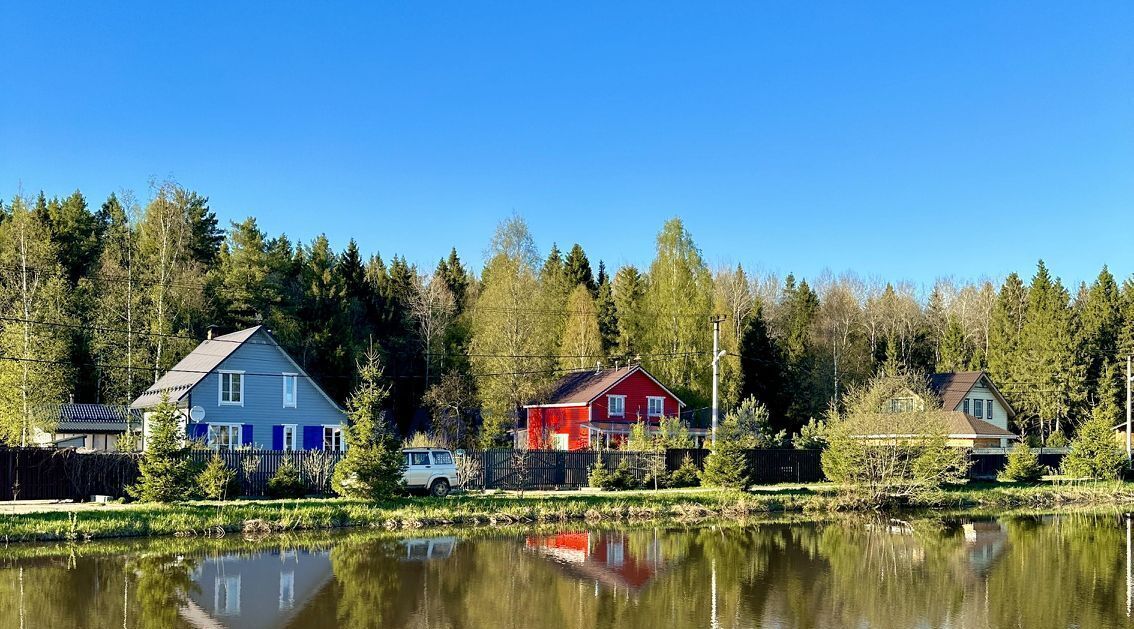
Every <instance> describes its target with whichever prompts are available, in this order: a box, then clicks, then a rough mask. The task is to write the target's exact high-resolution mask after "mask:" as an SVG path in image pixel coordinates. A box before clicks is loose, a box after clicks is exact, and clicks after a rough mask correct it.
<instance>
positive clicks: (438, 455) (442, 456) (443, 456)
mask: <svg viewBox="0 0 1134 629" xmlns="http://www.w3.org/2000/svg"><path fill="white" fill-rule="evenodd" d="M433 463H434V464H435V465H452V464H453V455H451V454H449V453H448V452H434V453H433Z"/></svg>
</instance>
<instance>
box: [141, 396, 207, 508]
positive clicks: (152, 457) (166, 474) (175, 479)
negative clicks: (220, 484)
mask: <svg viewBox="0 0 1134 629" xmlns="http://www.w3.org/2000/svg"><path fill="white" fill-rule="evenodd" d="M147 421H148V422H149V432H148V434H147V435H146V450H145V452H144V453H143V454H142V458H141V460H140V461H138V470H139V471H140V472H141V477H140V478H139V480H138V483H137V484H136V485H134V486H132V487H131V488H130V490H129V492H130V495H131V496H133V497H134V498H137V499H138V500H141V501H142V502H175V501H177V500H184V499H185V495H186V493H187V492H186V489H187V488H188V486H189V484H190V474H191V470H192V468H191V466H190V462H189V458H188V456H186V455H187V453H188V450H189V448H188V445H187V444H186V442H185V433H184V430H183V428H182V421H183V418H182V415H181V413H180V412H179V411H178V410H177V407H176V406H174V405H173V404H172V403H171V402H170V401H169V395H168V394H167V393H163V394H162V398H161V402H159V403H158V405H157V406H155V407H153V409H151V410H150V413H149V415H148V417H147Z"/></svg>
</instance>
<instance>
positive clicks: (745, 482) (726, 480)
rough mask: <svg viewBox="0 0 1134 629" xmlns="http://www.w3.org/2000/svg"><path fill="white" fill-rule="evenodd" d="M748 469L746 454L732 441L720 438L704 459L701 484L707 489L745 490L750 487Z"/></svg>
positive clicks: (737, 443) (738, 444)
mask: <svg viewBox="0 0 1134 629" xmlns="http://www.w3.org/2000/svg"><path fill="white" fill-rule="evenodd" d="M750 474H751V473H750V471H749V468H748V453H747V452H745V451H744V448H742V447H741V445H740V443H739V442H738V441H736V440H734V439H727V438H726V439H722V438H720V431H719V430H718V437H717V444H716V447H714V448H713V451H712V452H710V453H709V456H708V457H706V458H705V469H704V471H702V472H701V484H702V485H707V486H709V487H724V488H728V489H747V488H748V486H749V485H751V484H752V483H751V475H750Z"/></svg>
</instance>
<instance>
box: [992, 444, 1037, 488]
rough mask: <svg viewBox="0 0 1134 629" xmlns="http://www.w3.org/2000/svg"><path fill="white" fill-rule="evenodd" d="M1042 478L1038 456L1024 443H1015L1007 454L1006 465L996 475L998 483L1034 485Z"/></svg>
mask: <svg viewBox="0 0 1134 629" xmlns="http://www.w3.org/2000/svg"><path fill="white" fill-rule="evenodd" d="M1042 476H1043V467H1042V466H1040V464H1039V456H1037V455H1036V453H1035V452H1034V451H1032V449H1031V448H1030V447H1028V444H1026V443H1017V444H1016V445H1014V446H1012V450H1011V451H1010V452H1009V453H1008V464H1007V465H1006V466H1004V469H1003V470H1001V471H1000V474H998V475H997V479H998V480H1000V481H1015V482H1017V483H1034V482H1036V481H1038V480H1039V479H1040V478H1041V477H1042Z"/></svg>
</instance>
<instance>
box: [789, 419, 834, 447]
mask: <svg viewBox="0 0 1134 629" xmlns="http://www.w3.org/2000/svg"><path fill="white" fill-rule="evenodd" d="M791 445H792V446H793V447H795V449H797V450H822V449H823V448H826V447H827V425H826V424H824V423H823V422H821V421H819V420H817V419H815V418H814V417H812V418H811V419H810V420H809V421H808V422H807V423H806V424H804V425H803V427H801V428H800V429H799V432H798V433H797V434H796V435H795V437H793V438H792V440H791Z"/></svg>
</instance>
